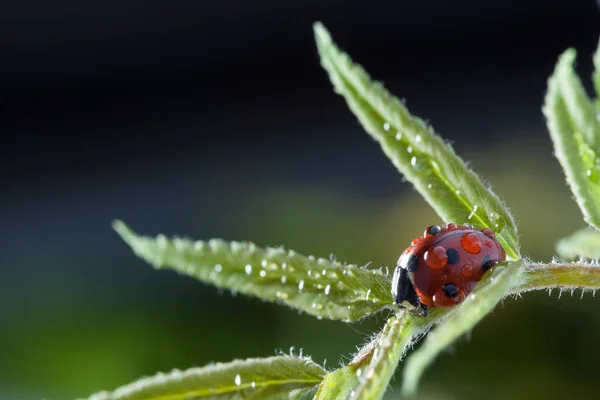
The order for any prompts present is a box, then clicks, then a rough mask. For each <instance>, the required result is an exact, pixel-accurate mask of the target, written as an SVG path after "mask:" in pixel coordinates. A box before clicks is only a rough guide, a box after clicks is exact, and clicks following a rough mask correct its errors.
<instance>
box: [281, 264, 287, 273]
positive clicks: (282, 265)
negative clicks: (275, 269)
mask: <svg viewBox="0 0 600 400" xmlns="http://www.w3.org/2000/svg"><path fill="white" fill-rule="evenodd" d="M281 269H282V270H284V271H285V270H286V269H287V264H286V263H283V264H281Z"/></svg>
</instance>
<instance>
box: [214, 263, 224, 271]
mask: <svg viewBox="0 0 600 400" xmlns="http://www.w3.org/2000/svg"><path fill="white" fill-rule="evenodd" d="M221 271H223V267H222V266H221V264H217V265H215V272H221Z"/></svg>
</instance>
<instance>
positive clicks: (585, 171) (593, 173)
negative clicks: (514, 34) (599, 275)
mask: <svg viewBox="0 0 600 400" xmlns="http://www.w3.org/2000/svg"><path fill="white" fill-rule="evenodd" d="M574 60H575V51H574V50H572V49H570V50H567V51H565V52H564V53H563V54H562V55H561V56H560V58H559V61H558V63H557V65H556V68H555V70H554V73H553V74H552V76H551V77H550V79H549V80H548V92H547V94H546V97H545V101H544V107H543V112H544V115H545V116H546V124H547V126H548V131H549V132H550V137H551V139H552V142H553V145H554V154H555V155H556V158H557V159H558V161H559V163H560V165H561V166H562V168H563V171H564V173H565V177H566V180H567V183H568V184H569V186H570V188H571V191H572V192H573V195H574V196H575V200H576V202H577V204H578V205H579V208H580V209H581V211H582V213H583V217H584V219H585V221H586V222H587V223H588V224H589V225H591V226H593V227H595V228H600V161H599V158H598V155H599V154H600V153H599V151H600V124H599V123H598V120H597V118H596V111H595V108H594V106H593V104H592V102H591V100H590V99H589V98H588V97H587V95H586V93H585V90H584V89H583V87H582V85H581V82H580V81H579V78H578V77H577V75H576V74H575V72H574V69H573V62H574Z"/></svg>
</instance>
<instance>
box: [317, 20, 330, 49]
mask: <svg viewBox="0 0 600 400" xmlns="http://www.w3.org/2000/svg"><path fill="white" fill-rule="evenodd" d="M313 30H314V32H315V40H316V41H317V43H318V44H321V45H329V44H331V35H330V34H329V31H328V30H327V28H325V25H323V24H322V23H321V22H320V21H317V22H315V23H314V24H313Z"/></svg>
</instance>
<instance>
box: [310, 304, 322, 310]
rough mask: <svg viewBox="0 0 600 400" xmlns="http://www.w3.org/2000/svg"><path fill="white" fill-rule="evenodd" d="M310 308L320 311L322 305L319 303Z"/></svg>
mask: <svg viewBox="0 0 600 400" xmlns="http://www.w3.org/2000/svg"><path fill="white" fill-rule="evenodd" d="M312 308H314V309H315V310H319V311H320V310H322V309H323V304H321V303H312Z"/></svg>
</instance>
